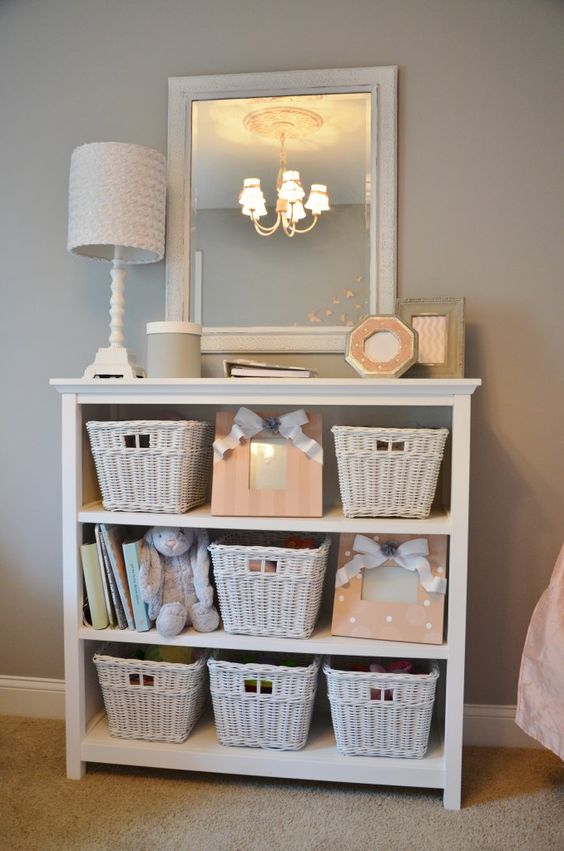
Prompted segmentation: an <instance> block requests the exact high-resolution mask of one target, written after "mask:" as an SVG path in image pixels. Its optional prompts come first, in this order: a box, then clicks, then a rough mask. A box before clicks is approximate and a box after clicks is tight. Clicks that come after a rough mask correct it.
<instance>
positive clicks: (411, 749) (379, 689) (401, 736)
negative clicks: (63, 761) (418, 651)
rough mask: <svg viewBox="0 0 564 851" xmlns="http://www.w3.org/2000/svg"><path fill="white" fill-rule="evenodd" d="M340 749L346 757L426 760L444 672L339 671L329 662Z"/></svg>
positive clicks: (326, 665) (329, 685) (325, 666)
mask: <svg viewBox="0 0 564 851" xmlns="http://www.w3.org/2000/svg"><path fill="white" fill-rule="evenodd" d="M323 671H324V672H325V675H326V677H327V691H328V694H329V702H330V704H331V719H332V721H333V731H334V733H335V739H336V741H337V750H338V751H339V752H340V753H342V754H344V755H346V756H392V757H409V758H414V759H421V757H423V756H424V755H425V753H426V751H427V745H428V742H429V730H430V727H431V716H432V714H433V703H434V700H435V689H436V685H437V679H438V677H439V668H438V665H437V664H436V663H435V662H432V663H431V664H430V672H429V673H428V674H419V675H413V674H377V673H374V674H372V673H362V672H359V671H340V670H337V669H335V668H332V667H331V660H330V659H325V660H324V662H323Z"/></svg>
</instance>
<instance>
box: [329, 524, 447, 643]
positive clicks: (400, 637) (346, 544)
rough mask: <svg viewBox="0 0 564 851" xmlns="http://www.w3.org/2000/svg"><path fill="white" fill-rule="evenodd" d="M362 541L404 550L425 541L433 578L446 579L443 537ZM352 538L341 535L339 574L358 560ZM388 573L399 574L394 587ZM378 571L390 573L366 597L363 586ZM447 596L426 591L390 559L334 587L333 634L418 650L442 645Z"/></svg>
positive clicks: (381, 537)
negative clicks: (411, 645) (404, 546)
mask: <svg viewBox="0 0 564 851" xmlns="http://www.w3.org/2000/svg"><path fill="white" fill-rule="evenodd" d="M365 537H367V538H370V539H372V540H374V541H377V542H378V543H379V544H380V545H381V546H382V545H383V544H385V543H390V542H393V543H394V544H402V543H404V542H406V541H413V540H416V539H419V538H425V539H426V540H427V542H428V547H429V555H428V562H429V565H430V568H431V573H432V575H433V577H438V576H440V577H443V578H444V579H446V578H447V568H448V536H447V535H393V534H380V535H371V534H369V533H367V534H366V535H365ZM355 538H356V534H355V533H343V534H341V535H340V538H339V554H338V562H337V569H340V568H342V567H343V566H344V565H345V564H346V563H347V562H348V561H349V560H350V559H351V558H353V557H354V556H355V555H356V553H355V550H354V546H353V545H354V541H355ZM390 569H391V570H392V571H397V573H398V577H397V579H399V580H402V581H400V582H396V583H395V585H394V578H393V574H391V573H390ZM382 570H387V571H388V573H387V576H386V577H385V579H384V581H383V582H381V583H373V584H372V586H373V587H372V589H371V593H368V594H364V593H363V592H364V588H365V583H366V582H367V580H372V578H373V577H374V575H375V573H376V572H377V571H382ZM400 574H401V575H400ZM390 575H392V579H391V580H390V578H389V577H390ZM403 580H406V582H404V581H403ZM404 594H405V595H406V597H405V599H401V598H402V596H403V595H404ZM410 595H411V596H410ZM445 596H446V595H445V594H441V593H430V592H428V591H425V589H424V588H423V586H422V584H421V583H420V581H419V576H418V574H417V573H416V572H412V571H409V570H406V569H405V568H402V567H400V566H399V565H397V564H394V563H393V559H390V560H389V561H386V562H385V563H384V564H383V565H381V566H380V567H376V568H371V569H367V568H364V569H363V570H361V572H360V573H358V574H356V575H354V576H352V577H351V578H350V579H349V581H348V582H346V583H345V584H344V585H340V586H339V587H335V596H334V602H333V618H332V624H331V634H332V635H341V636H348V637H351V638H371V639H379V640H383V641H409V642H413V643H416V644H442V643H443V634H444V612H445Z"/></svg>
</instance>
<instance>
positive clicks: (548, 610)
mask: <svg viewBox="0 0 564 851" xmlns="http://www.w3.org/2000/svg"><path fill="white" fill-rule="evenodd" d="M515 720H516V721H517V724H518V725H519V726H520V727H521V729H523V730H524V731H525V733H527V734H528V735H529V736H532V737H533V738H534V739H537V741H539V742H540V743H541V744H543V745H544V746H545V747H547V748H549V749H550V750H551V751H554V753H556V754H558V756H559V757H560V758H561V759H564V546H563V547H562V549H561V550H560V555H559V556H558V559H557V561H556V565H555V567H554V571H553V573H552V577H551V579H550V584H549V586H548V588H547V589H546V591H545V592H544V594H543V595H542V597H541V598H540V600H539V602H538V603H537V606H536V608H535V610H534V612H533V615H532V618H531V623H530V624H529V630H528V632H527V637H526V639H525V646H524V649H523V657H522V659H521V672H520V674H519V689H518V693H517V714H516V718H515Z"/></svg>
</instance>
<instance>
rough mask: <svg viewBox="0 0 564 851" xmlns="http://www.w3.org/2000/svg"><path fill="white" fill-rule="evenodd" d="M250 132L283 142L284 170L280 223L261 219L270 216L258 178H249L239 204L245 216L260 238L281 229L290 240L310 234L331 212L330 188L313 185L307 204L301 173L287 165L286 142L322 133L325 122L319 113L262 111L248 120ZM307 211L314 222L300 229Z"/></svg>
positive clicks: (281, 170)
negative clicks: (320, 220) (290, 237)
mask: <svg viewBox="0 0 564 851" xmlns="http://www.w3.org/2000/svg"><path fill="white" fill-rule="evenodd" d="M244 123H245V127H246V128H247V130H249V132H251V133H255V134H257V135H259V136H265V137H267V138H271V139H272V138H276V139H279V141H280V168H279V171H278V179H277V182H276V189H277V193H278V200H277V202H276V221H275V222H274V224H273V225H271V226H267V225H263V224H261V223H260V219H261V218H262V217H263V216H266V215H267V210H266V202H265V198H264V193H263V192H262V189H261V185H260V179H259V178H258V177H247V178H245V180H244V181H243V188H242V190H241V192H240V193H239V204H240V205H241V212H242V213H243V215H244V216H248V217H249V218H250V220H251V221H252V223H253V225H254V228H255V230H256V232H257V233H258V234H260V236H271V235H272V234H273V233H275V232H276V231H277V230H278V229H279V228H280V227H282V230H283V232H284V233H285V234H286V236H294V235H295V234H297V233H300V234H301V233H307V232H308V231H310V230H312V229H313V228H314V227H315V225H316V224H317V220H318V218H319V216H320V215H321V213H324V212H326V211H327V210H330V209H331V208H330V206H329V196H328V194H327V186H326V185H325V184H323V183H313V184H312V186H311V190H310V193H309V197H308V199H307V201H306V202H305V204H304V198H305V194H306V193H305V190H304V188H303V186H302V182H301V180H300V173H299V171H290V170H288V169H287V167H286V166H287V163H286V139H287V138H293V139H296V138H301V137H303V136H306V135H308V134H309V133H313V132H315V131H316V130H318V129H319V128H320V127H321V125H322V124H323V121H322V119H321V116H319V115H317V113H314V112H311V111H310V110H306V109H299V108H296V107H284V108H282V109H271V108H269V109H262V110H257V111H256V112H252V113H250V114H249V115H248V116H247V117H246V119H245V122H244ZM306 210H308V211H309V212H310V213H311V216H312V221H311V222H310V223H309V224H307V225H306V227H303V228H298V227H297V224H298V222H301V221H302V220H303V219H306V218H307V213H306Z"/></svg>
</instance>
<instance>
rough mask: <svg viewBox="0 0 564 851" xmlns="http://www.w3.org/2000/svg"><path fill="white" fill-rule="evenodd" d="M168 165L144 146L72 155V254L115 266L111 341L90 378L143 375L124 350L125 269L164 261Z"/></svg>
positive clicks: (106, 145)
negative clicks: (134, 264) (132, 265)
mask: <svg viewBox="0 0 564 851" xmlns="http://www.w3.org/2000/svg"><path fill="white" fill-rule="evenodd" d="M165 201H166V160H165V158H164V157H163V155H162V154H161V153H159V152H158V151H155V150H153V149H152V148H146V147H145V146H143V145H130V144H126V143H123V142H93V143H90V144H87V145H81V146H80V147H78V148H75V150H74V151H73V153H72V156H71V166H70V178H69V222H68V243H67V248H68V250H69V251H71V252H72V253H73V254H79V255H82V256H84V257H91V258H93V259H95V260H106V261H108V262H111V263H112V269H111V278H112V285H111V300H110V338H109V345H108V347H106V348H103V349H99V350H98V353H97V355H96V359H95V361H94V363H93V364H91V365H90V366H89V367H88V368H87V369H86V372H85V373H84V377H85V378H101V377H115V378H134V377H140V376H142V375H143V373H142V370H140V369H139V368H138V367H137V366H136V365H135V363H134V362H132V360H131V358H130V355H129V352H128V351H127V349H126V348H125V347H124V337H123V317H124V305H125V302H124V282H125V274H126V270H125V267H126V264H128V263H153V262H155V261H157V260H162V258H163V256H164V241H165Z"/></svg>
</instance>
